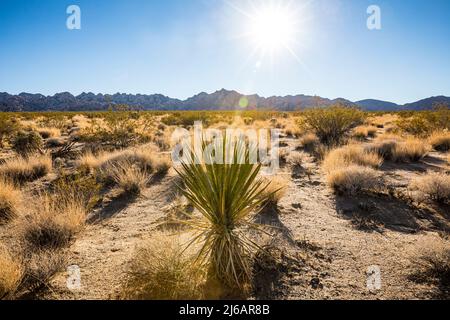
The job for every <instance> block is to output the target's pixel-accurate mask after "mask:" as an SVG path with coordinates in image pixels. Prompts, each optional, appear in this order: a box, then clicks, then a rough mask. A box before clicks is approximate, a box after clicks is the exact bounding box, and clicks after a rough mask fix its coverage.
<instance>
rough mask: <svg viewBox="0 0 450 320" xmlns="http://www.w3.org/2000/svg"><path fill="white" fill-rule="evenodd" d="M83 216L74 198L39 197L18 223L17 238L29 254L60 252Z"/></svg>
mask: <svg viewBox="0 0 450 320" xmlns="http://www.w3.org/2000/svg"><path fill="white" fill-rule="evenodd" d="M86 214H87V209H86V207H85V205H84V203H83V202H82V201H81V200H80V199H78V198H77V197H76V196H71V195H70V194H66V195H65V196H64V197H57V196H51V195H48V194H46V195H40V196H38V197H37V198H36V199H35V204H34V206H33V209H32V210H31V212H30V213H29V214H28V215H26V216H24V217H23V218H22V221H20V222H19V228H20V234H21V238H22V239H23V240H24V241H25V243H26V244H27V246H28V248H30V249H31V250H32V251H39V250H48V249H59V248H63V247H65V246H67V245H68V244H69V243H70V242H71V241H72V239H73V237H74V235H75V234H76V233H77V232H78V231H79V230H80V229H81V228H82V226H83V225H84V222H85V219H86Z"/></svg>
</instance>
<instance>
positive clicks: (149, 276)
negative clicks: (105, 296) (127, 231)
mask: <svg viewBox="0 0 450 320" xmlns="http://www.w3.org/2000/svg"><path fill="white" fill-rule="evenodd" d="M204 276H205V273H204V272H203V271H202V269H199V268H198V267H197V266H196V265H195V264H194V263H193V256H192V255H190V254H189V253H188V251H184V250H183V246H182V245H181V244H180V243H179V241H177V239H175V238H174V237H173V236H169V235H168V234H162V233H161V234H159V233H158V234H155V235H152V239H151V240H149V241H147V242H145V243H144V244H142V245H141V246H140V247H139V248H138V249H137V252H136V254H135V256H134V258H133V260H132V261H131V265H130V268H129V270H128V277H127V281H126V283H125V285H124V288H123V290H122V293H121V296H120V297H121V298H122V299H133V300H194V299H202V298H203V288H202V286H203V285H204V281H205V277H204Z"/></svg>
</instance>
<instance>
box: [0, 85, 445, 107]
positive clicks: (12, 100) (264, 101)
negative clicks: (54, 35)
mask: <svg viewBox="0 0 450 320" xmlns="http://www.w3.org/2000/svg"><path fill="white" fill-rule="evenodd" d="M119 104H125V105H129V106H131V107H133V108H136V109H139V110H233V109H237V108H242V107H243V106H244V107H246V108H247V109H250V110H280V111H292V110H301V109H305V108H312V107H327V106H331V105H335V104H343V105H347V106H355V107H360V108H361V109H364V110H367V111H401V110H413V111H420V110H430V109H432V108H433V107H435V106H436V105H447V106H450V97H446V96H437V97H431V98H427V99H423V100H420V101H416V102H412V103H408V104H404V105H398V104H395V103H392V102H387V101H381V100H374V99H367V100H361V101H356V102H352V101H350V100H347V99H343V98H338V99H327V98H322V97H319V96H308V95H302V94H301V95H295V96H292V95H290V96H284V97H280V96H272V97H268V98H265V97H260V96H259V95H256V94H254V95H242V94H240V93H239V92H237V91H234V90H225V89H222V90H219V91H216V92H214V93H211V94H208V93H206V92H202V93H199V94H197V95H195V96H193V97H191V98H188V99H186V100H179V99H173V98H170V97H167V96H164V95H161V94H152V95H144V94H124V93H116V94H113V95H109V94H94V93H91V92H89V93H82V94H80V95H78V96H74V95H72V94H71V93H69V92H62V93H57V94H55V95H53V96H44V95H42V94H31V93H21V94H18V95H11V94H8V93H5V92H4V93H0V111H100V110H107V109H108V108H109V107H110V106H111V105H119Z"/></svg>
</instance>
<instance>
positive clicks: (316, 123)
mask: <svg viewBox="0 0 450 320" xmlns="http://www.w3.org/2000/svg"><path fill="white" fill-rule="evenodd" d="M363 121H364V113H363V112H362V111H360V110H358V109H354V108H348V107H341V106H334V107H329V108H317V109H310V110H307V111H305V112H304V122H305V124H306V125H307V126H308V127H310V128H311V129H313V130H314V131H315V133H316V135H317V137H318V138H319V139H320V141H321V142H322V143H323V144H326V145H328V146H329V145H337V144H339V143H341V141H342V139H343V138H344V136H345V134H347V133H348V132H349V131H350V130H351V129H352V128H354V127H356V126H358V125H360V124H362V123H363Z"/></svg>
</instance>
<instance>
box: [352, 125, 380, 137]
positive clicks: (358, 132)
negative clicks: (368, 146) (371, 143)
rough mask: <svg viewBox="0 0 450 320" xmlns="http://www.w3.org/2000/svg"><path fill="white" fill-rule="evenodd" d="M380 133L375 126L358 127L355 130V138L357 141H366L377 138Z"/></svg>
mask: <svg viewBox="0 0 450 320" xmlns="http://www.w3.org/2000/svg"><path fill="white" fill-rule="evenodd" d="M377 131H378V128H377V127H374V126H358V127H356V128H355V129H353V137H355V138H357V139H366V138H368V137H375V135H376V133H377Z"/></svg>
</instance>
